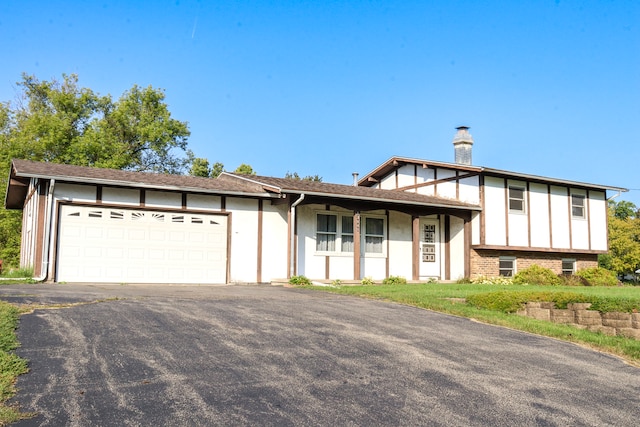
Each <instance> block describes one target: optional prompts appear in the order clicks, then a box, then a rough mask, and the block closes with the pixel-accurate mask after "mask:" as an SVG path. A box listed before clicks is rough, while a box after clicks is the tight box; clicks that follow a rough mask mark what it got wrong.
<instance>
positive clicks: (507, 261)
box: [499, 256, 516, 277]
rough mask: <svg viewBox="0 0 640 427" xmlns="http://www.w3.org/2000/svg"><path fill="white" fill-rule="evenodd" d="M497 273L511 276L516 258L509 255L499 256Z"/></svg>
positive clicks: (513, 273) (514, 268)
mask: <svg viewBox="0 0 640 427" xmlns="http://www.w3.org/2000/svg"><path fill="white" fill-rule="evenodd" d="M499 262H500V266H499V274H500V276H504V277H513V276H514V275H515V273H516V259H515V257H511V256H501V257H500V261H499Z"/></svg>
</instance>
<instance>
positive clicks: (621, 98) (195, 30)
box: [0, 0, 640, 206]
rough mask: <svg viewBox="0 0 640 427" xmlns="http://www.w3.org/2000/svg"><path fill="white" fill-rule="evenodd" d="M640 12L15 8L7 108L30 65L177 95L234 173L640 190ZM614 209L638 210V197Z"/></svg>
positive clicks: (221, 4) (395, 5)
mask: <svg viewBox="0 0 640 427" xmlns="http://www.w3.org/2000/svg"><path fill="white" fill-rule="evenodd" d="M639 22H640V2H638V1H635V0H633V1H631V0H630V1H616V0H612V1H587V0H585V1H564V0H558V1H544V0H539V1H527V0H518V1H506V0H504V1H456V0H451V1H349V2H343V1H258V0H256V1H200V2H198V1H175V0H174V1H162V0H156V1H135V0H122V1H111V0H104V1H100V2H94V1H66V2H61V1H33V0H20V1H18V0H4V1H2V2H1V3H0V52H1V54H2V58H3V61H2V65H1V66H0V101H10V100H13V99H14V98H15V96H16V85H15V82H17V81H19V80H20V75H21V73H22V72H26V73H29V74H33V75H35V76H37V77H38V78H39V79H41V80H50V79H52V78H60V77H61V76H62V74H63V73H67V74H70V73H77V74H78V75H79V78H80V85H81V86H84V87H88V88H91V89H92V90H94V91H96V92H98V93H100V94H103V95H104V94H111V95H112V96H113V97H114V98H117V97H119V96H120V95H121V94H122V93H123V92H124V91H126V90H127V89H129V88H131V87H132V86H133V85H134V84H138V85H141V86H149V85H151V86H153V87H155V88H162V89H164V90H165V92H166V101H167V103H168V104H169V108H170V110H171V112H172V115H173V116H174V118H176V119H179V120H184V121H187V122H189V127H190V130H191V137H190V139H189V147H190V148H191V149H192V150H193V151H194V152H195V154H196V156H198V157H206V158H208V159H209V160H210V162H211V163H213V162H216V161H219V162H222V163H224V164H225V167H226V168H227V169H229V170H233V169H235V168H236V167H237V166H238V165H239V164H241V163H248V164H250V165H251V166H252V167H253V168H254V169H255V170H256V171H257V172H258V173H259V174H261V175H271V176H284V174H285V173H286V172H287V171H289V172H294V171H295V172H298V173H299V174H300V175H315V174H318V175H320V176H322V177H323V179H324V181H325V182H336V183H345V184H349V183H351V180H352V177H351V173H352V172H359V173H360V174H361V175H362V174H365V173H367V172H369V171H371V170H372V169H374V168H375V167H377V166H378V165H380V164H381V163H383V162H384V161H385V160H387V159H388V158H389V157H391V156H394V155H398V156H406V157H415V158H421V159H427V160H436V161H446V162H452V161H453V146H452V144H451V141H452V139H453V136H454V133H455V127H456V126H460V125H466V126H470V128H471V129H470V132H471V134H472V135H473V137H474V140H475V145H474V151H473V163H474V164H476V165H479V166H487V167H492V168H499V169H506V170H510V171H515V172H522V173H530V174H537V175H543V176H550V177H555V178H562V179H568V180H577V181H585V182H590V183H597V184H606V185H611V186H621V187H627V188H630V189H640V182H638V181H639V178H638V172H637V165H638V163H639V162H640V141H639V140H638V134H640V131H639V130H638V129H637V127H638V125H640V103H639V102H640V28H639V27H640V25H639ZM617 200H629V201H632V202H634V203H635V204H636V205H638V206H640V190H634V191H630V192H629V193H625V194H623V195H622V197H620V198H618V199H617Z"/></svg>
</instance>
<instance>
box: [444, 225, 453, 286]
mask: <svg viewBox="0 0 640 427" xmlns="http://www.w3.org/2000/svg"><path fill="white" fill-rule="evenodd" d="M444 280H451V217H450V216H449V215H445V216H444Z"/></svg>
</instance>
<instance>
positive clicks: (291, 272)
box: [289, 193, 304, 277]
mask: <svg viewBox="0 0 640 427" xmlns="http://www.w3.org/2000/svg"><path fill="white" fill-rule="evenodd" d="M303 200H304V193H302V194H300V197H299V198H298V200H296V201H295V202H293V203H292V204H291V225H290V227H291V229H290V235H291V241H290V242H289V245H290V249H291V251H290V252H291V264H290V265H289V277H292V276H293V275H294V273H295V271H296V261H295V260H296V256H295V253H294V251H295V249H296V234H295V227H296V206H298V205H299V204H300V203H302V201H303Z"/></svg>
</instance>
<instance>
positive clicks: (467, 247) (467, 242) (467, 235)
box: [464, 218, 471, 278]
mask: <svg viewBox="0 0 640 427" xmlns="http://www.w3.org/2000/svg"><path fill="white" fill-rule="evenodd" d="M464 277H466V278H471V219H467V218H465V219H464Z"/></svg>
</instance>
